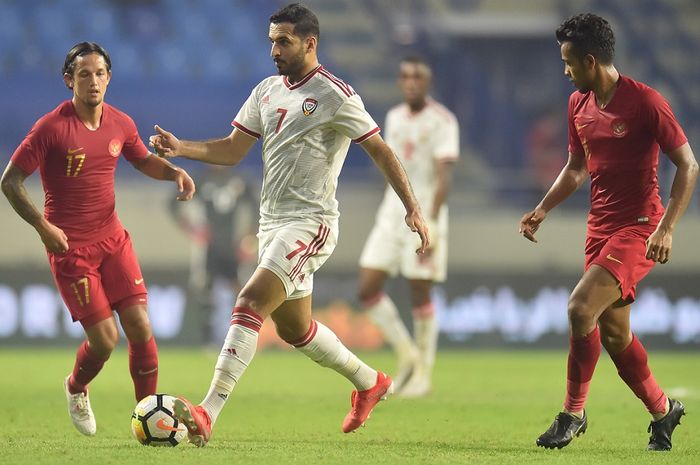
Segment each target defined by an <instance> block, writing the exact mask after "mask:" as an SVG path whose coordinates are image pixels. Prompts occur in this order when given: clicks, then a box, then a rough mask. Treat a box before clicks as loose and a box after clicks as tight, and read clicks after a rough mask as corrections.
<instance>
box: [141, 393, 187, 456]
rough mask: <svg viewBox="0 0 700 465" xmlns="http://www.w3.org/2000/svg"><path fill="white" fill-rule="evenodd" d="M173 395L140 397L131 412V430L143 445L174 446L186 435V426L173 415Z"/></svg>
mask: <svg viewBox="0 0 700 465" xmlns="http://www.w3.org/2000/svg"><path fill="white" fill-rule="evenodd" d="M174 401H175V397H173V396H169V395H168V394H154V395H152V396H148V397H145V398H143V399H141V402H139V403H138V404H136V407H135V408H134V413H132V414H131V432H132V433H134V437H135V438H136V440H137V441H138V442H140V443H141V444H143V445H145V446H170V447H175V446H177V445H178V444H180V442H181V441H182V440H183V439H185V437H187V428H185V425H183V424H182V423H180V422H179V421H177V420H176V419H175V417H174V416H173V402H174Z"/></svg>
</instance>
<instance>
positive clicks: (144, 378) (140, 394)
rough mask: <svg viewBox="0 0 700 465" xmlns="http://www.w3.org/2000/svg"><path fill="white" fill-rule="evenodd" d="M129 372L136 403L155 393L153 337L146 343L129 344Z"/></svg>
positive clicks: (154, 344)
mask: <svg viewBox="0 0 700 465" xmlns="http://www.w3.org/2000/svg"><path fill="white" fill-rule="evenodd" d="M129 371H130V372H131V379H132V380H133V381H134V394H135V396H136V401H137V402H138V401H140V400H141V399H143V398H144V397H147V396H150V395H151V394H155V393H156V387H157V386H158V346H157V345H156V339H155V338H154V337H153V336H151V338H150V339H149V340H148V341H146V342H136V343H135V342H129Z"/></svg>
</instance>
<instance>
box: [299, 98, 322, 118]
mask: <svg viewBox="0 0 700 465" xmlns="http://www.w3.org/2000/svg"><path fill="white" fill-rule="evenodd" d="M316 107H318V101H317V100H316V99H312V98H311V97H309V98H307V99H306V100H304V103H302V104H301V111H303V112H304V116H309V115H310V114H311V113H313V112H314V111H316Z"/></svg>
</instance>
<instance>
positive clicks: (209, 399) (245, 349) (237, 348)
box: [200, 323, 259, 425]
mask: <svg viewBox="0 0 700 465" xmlns="http://www.w3.org/2000/svg"><path fill="white" fill-rule="evenodd" d="M258 331H259V329H258ZM258 331H256V330H255V329H251V328H248V327H246V326H243V325H240V324H236V323H234V324H232V325H231V326H230V327H229V330H228V333H227V334H226V339H225V340H224V345H223V347H222V348H221V353H220V354H219V358H218V359H217V361H216V368H215V370H214V377H213V378H212V380H211V385H210V387H209V392H208V393H207V395H206V397H204V400H202V402H201V403H200V405H201V406H202V407H204V409H205V410H206V411H207V412H208V413H209V416H210V417H211V422H212V425H213V424H214V422H216V419H217V417H218V416H219V413H221V410H222V409H223V408H224V405H225V404H226V401H227V400H228V397H229V395H231V391H233V388H234V387H235V386H236V383H238V380H239V379H240V378H241V376H242V375H243V372H244V371H245V369H246V368H248V364H250V361H251V360H253V356H254V355H255V349H256V346H257V344H258Z"/></svg>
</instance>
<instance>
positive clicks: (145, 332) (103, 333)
mask: <svg viewBox="0 0 700 465" xmlns="http://www.w3.org/2000/svg"><path fill="white" fill-rule="evenodd" d="M111 77H112V71H111V61H110V58H109V54H108V53H107V52H106V51H105V50H104V49H103V48H102V47H101V46H100V45H98V44H95V43H90V42H81V43H79V44H77V45H75V46H74V47H73V48H72V49H71V50H70V51H69V52H68V54H67V56H66V60H65V63H64V65H63V80H64V82H65V84H66V86H67V87H68V88H69V89H70V90H71V91H72V93H73V97H72V99H71V100H66V101H64V102H63V103H61V104H60V105H59V106H58V107H56V108H55V109H54V110H52V111H51V112H49V113H47V114H45V115H44V116H42V117H41V118H40V119H39V120H38V121H37V122H36V123H35V124H34V127H32V129H31V131H29V134H28V135H27V136H26V137H25V139H24V140H23V141H22V143H21V144H20V146H19V147H18V148H17V149H16V150H15V152H14V154H13V155H12V158H11V159H10V162H9V163H8V165H7V168H6V169H5V172H4V173H3V176H2V181H1V185H2V191H3V193H4V194H5V196H7V198H8V200H9V201H10V204H12V207H13V208H14V209H15V211H17V213H18V214H19V216H21V217H22V218H23V219H24V220H25V221H26V222H27V223H29V224H30V225H32V226H33V227H34V228H35V229H36V231H37V233H38V234H39V237H40V238H41V241H42V242H43V243H44V246H45V247H46V250H47V254H48V259H49V264H50V266H51V272H52V274H53V276H54V279H55V281H56V286H57V287H58V290H59V291H60V293H61V296H62V297H63V300H64V302H65V304H66V306H67V307H68V310H69V311H70V313H71V316H72V318H73V321H79V322H80V324H81V325H82V326H83V329H84V330H85V335H86V340H85V341H83V343H82V344H81V346H80V348H79V349H78V354H77V357H76V361H75V366H74V368H73V372H72V373H71V374H70V375H68V377H66V379H65V381H64V388H65V393H66V398H67V400H68V409H69V413H70V416H71V419H72V420H73V424H74V425H75V427H76V428H77V429H78V431H80V432H81V433H83V434H85V435H88V436H92V435H94V434H95V432H96V430H97V425H96V422H95V416H94V415H93V412H92V409H91V407H90V401H89V398H88V388H87V386H88V384H89V383H90V381H92V379H93V378H95V376H97V374H98V373H99V372H100V370H101V369H102V366H103V365H104V363H105V362H106V361H107V359H108V358H109V356H110V354H111V353H112V350H113V349H114V347H115V346H116V344H117V341H118V339H119V333H118V330H117V324H116V321H115V318H114V315H113V313H112V311H113V310H116V311H117V313H118V314H119V320H120V323H121V326H122V328H123V329H124V333H125V334H126V337H127V339H128V343H129V370H130V372H131V377H132V379H133V382H134V391H135V395H136V399H137V400H140V399H142V398H144V397H146V396H148V395H150V394H154V393H155V392H156V385H157V381H158V349H157V347H156V342H155V339H154V338H153V334H152V331H151V325H150V322H149V319H148V313H147V307H146V303H147V294H146V286H145V283H144V278H143V275H142V274H141V269H140V267H139V263H138V261H137V259H136V255H135V253H134V250H133V247H132V244H131V240H130V238H129V234H128V233H127V231H126V230H125V229H124V227H123V226H122V224H121V222H120V221H119V218H118V217H117V214H116V211H115V200H114V172H115V169H116V166H117V161H118V159H119V155H120V154H123V155H124V157H125V158H126V159H127V160H128V161H129V162H131V164H132V165H133V166H134V167H135V168H136V169H138V170H139V171H141V172H142V173H143V174H145V175H146V176H149V177H151V178H154V179H159V180H168V181H173V182H175V183H176V185H177V187H178V189H179V191H180V194H179V197H178V198H179V199H180V200H189V199H190V198H192V195H193V194H194V190H195V187H194V183H193V182H192V179H191V178H190V177H189V176H188V174H187V173H186V172H185V171H184V170H182V169H180V168H177V167H175V166H174V165H172V164H171V163H169V162H167V161H165V160H163V159H161V158H159V157H158V156H156V155H153V154H151V153H149V151H148V149H147V148H146V147H145V145H144V144H143V142H142V141H141V139H140V137H139V134H138V130H137V129H136V125H135V124H134V122H133V120H132V119H131V118H130V117H129V116H128V115H126V114H125V113H123V112H121V111H119V110H117V109H116V108H114V107H113V106H111V105H108V104H107V103H105V102H104V95H105V93H106V91H107V86H108V85H109V82H110V79H111ZM37 168H38V169H39V170H40V173H41V180H42V184H43V187H44V193H45V204H44V214H43V215H42V214H41V213H40V212H39V211H38V210H37V208H36V207H35V206H34V204H33V203H32V201H31V199H30V197H29V195H28V193H27V190H26V188H25V186H24V180H25V179H26V178H27V177H28V176H29V175H31V174H32V173H33V172H34V171H35V170H36V169H37Z"/></svg>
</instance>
